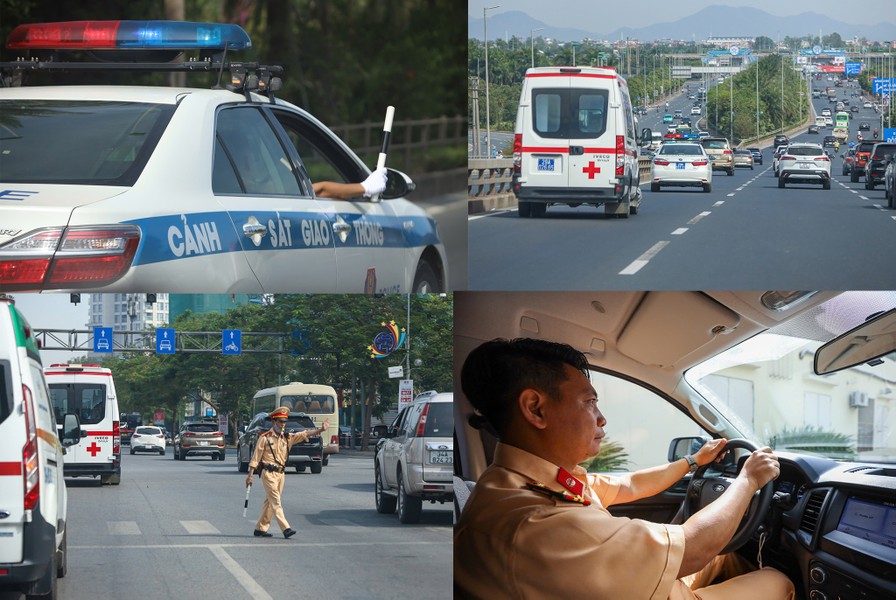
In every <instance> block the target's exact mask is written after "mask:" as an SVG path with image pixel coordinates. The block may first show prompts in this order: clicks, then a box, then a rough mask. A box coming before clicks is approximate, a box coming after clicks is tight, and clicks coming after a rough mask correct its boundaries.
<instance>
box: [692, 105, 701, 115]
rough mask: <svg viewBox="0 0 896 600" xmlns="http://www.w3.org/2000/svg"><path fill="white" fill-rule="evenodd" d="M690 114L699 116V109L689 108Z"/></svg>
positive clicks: (697, 107) (696, 107)
mask: <svg viewBox="0 0 896 600" xmlns="http://www.w3.org/2000/svg"><path fill="white" fill-rule="evenodd" d="M691 114H692V115H699V114H700V107H699V106H695V107H693V108H691Z"/></svg>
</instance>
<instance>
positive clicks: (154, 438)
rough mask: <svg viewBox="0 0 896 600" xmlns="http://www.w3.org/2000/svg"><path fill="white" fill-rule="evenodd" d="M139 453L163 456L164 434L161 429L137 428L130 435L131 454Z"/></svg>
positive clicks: (150, 427)
mask: <svg viewBox="0 0 896 600" xmlns="http://www.w3.org/2000/svg"><path fill="white" fill-rule="evenodd" d="M137 451H141V452H158V453H159V454H161V455H162V456H164V455H165V433H164V432H163V431H162V428H161V427H152V426H146V427H138V428H137V429H135V430H134V433H133V435H131V454H136V453H137Z"/></svg>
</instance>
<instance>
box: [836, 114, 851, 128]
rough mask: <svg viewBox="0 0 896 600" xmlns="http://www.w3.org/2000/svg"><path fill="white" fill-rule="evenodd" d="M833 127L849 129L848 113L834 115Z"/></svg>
mask: <svg viewBox="0 0 896 600" xmlns="http://www.w3.org/2000/svg"><path fill="white" fill-rule="evenodd" d="M834 127H845V128H846V129H849V113H848V112H846V111H840V112H838V113H837V114H835V115H834Z"/></svg>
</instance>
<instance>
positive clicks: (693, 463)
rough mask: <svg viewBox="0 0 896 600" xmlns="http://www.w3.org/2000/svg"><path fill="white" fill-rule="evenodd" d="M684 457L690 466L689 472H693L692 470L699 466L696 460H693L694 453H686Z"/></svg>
mask: <svg viewBox="0 0 896 600" xmlns="http://www.w3.org/2000/svg"><path fill="white" fill-rule="evenodd" d="M684 459H685V460H686V461H688V467H690V472H691V473H693V472H694V471H696V470H697V469H698V468H699V466H700V465H698V464H697V461H696V460H694V455H693V454H688V455H687V456H685V457H684Z"/></svg>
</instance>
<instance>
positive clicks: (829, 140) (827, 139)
mask: <svg viewBox="0 0 896 600" xmlns="http://www.w3.org/2000/svg"><path fill="white" fill-rule="evenodd" d="M836 143H837V138H835V137H834V136H832V135H826V136H824V142H823V143H822V145H823V146H833V145H834V144H836Z"/></svg>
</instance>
